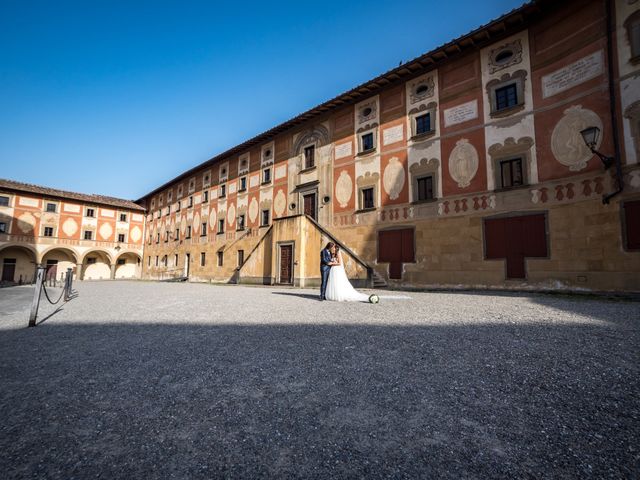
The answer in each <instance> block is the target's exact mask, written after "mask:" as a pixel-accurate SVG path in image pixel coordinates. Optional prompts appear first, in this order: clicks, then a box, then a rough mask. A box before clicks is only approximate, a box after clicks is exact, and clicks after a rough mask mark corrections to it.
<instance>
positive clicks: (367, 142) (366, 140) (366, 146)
mask: <svg viewBox="0 0 640 480" xmlns="http://www.w3.org/2000/svg"><path fill="white" fill-rule="evenodd" d="M373 149H374V145H373V133H365V134H364V135H362V151H363V152H368V151H370V150H373Z"/></svg>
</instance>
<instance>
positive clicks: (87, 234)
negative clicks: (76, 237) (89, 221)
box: [84, 230, 93, 240]
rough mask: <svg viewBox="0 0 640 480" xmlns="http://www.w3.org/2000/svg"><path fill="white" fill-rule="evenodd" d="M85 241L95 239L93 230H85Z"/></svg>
mask: <svg viewBox="0 0 640 480" xmlns="http://www.w3.org/2000/svg"><path fill="white" fill-rule="evenodd" d="M84 239H85V240H91V239H93V232H92V231H91V230H85V231H84Z"/></svg>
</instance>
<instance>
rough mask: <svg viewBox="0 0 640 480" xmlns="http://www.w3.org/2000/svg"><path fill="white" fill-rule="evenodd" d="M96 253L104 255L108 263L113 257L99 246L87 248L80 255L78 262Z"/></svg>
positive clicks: (83, 261) (111, 261)
mask: <svg viewBox="0 0 640 480" xmlns="http://www.w3.org/2000/svg"><path fill="white" fill-rule="evenodd" d="M96 254H100V255H104V256H105V257H107V259H108V260H109V264H111V263H113V258H112V257H111V254H110V253H109V252H108V251H106V250H102V249H100V248H93V249H91V250H87V251H86V252H84V253H83V254H82V255H80V263H85V262H86V260H87V257H88V256H89V255H96Z"/></svg>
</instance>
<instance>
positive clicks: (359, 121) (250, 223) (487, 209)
mask: <svg viewBox="0 0 640 480" xmlns="http://www.w3.org/2000/svg"><path fill="white" fill-rule="evenodd" d="M638 8H639V7H638V5H637V4H635V3H634V2H627V1H625V0H618V1H616V2H612V3H611V7H610V8H608V2H605V1H604V0H593V1H586V2H576V1H564V2H545V1H542V2H532V3H530V4H528V5H525V6H523V7H522V8H520V9H518V10H516V11H514V12H511V13H509V14H507V15H505V16H504V17H501V18H500V19H497V20H496V21H494V22H492V23H490V24H488V25H485V26H484V27H482V28H480V29H478V30H477V31H475V32H472V33H470V34H468V35H466V36H464V37H461V38H459V39H457V40H455V41H453V42H451V43H450V44H448V45H445V46H444V47H442V48H439V49H437V50H435V51H433V52H430V53H428V54H426V55H423V56H422V57H419V58H418V59H416V60H414V61H411V62H408V63H406V64H405V65H403V66H401V67H398V68H396V69H394V70H392V71H390V72H387V73H386V74H384V75H382V76H380V77H378V78H377V79H374V80H372V81H371V82H367V83H366V84H364V85H361V86H359V87H356V88H355V89H354V90H352V91H351V92H347V94H344V95H341V96H340V97H337V98H335V99H333V100H331V101H329V102H327V103H326V104H323V105H321V106H319V107H317V108H316V109H313V110H311V111H309V112H306V113H305V114H303V115H301V116H300V117H297V118H296V119H293V120H292V121H290V122H287V123H286V124H283V125H281V126H278V127H275V128H274V129H273V130H271V131H269V132H266V133H265V134H262V135H260V136H258V137H256V138H254V139H251V140H249V141H248V142H246V143H245V144H243V145H239V146H238V147H234V148H233V149H231V150H230V151H229V152H226V153H225V154H222V155H220V156H218V157H215V158H213V159H212V160H210V161H208V162H205V164H203V165H202V166H201V167H199V168H196V169H194V170H192V171H190V172H186V173H185V174H184V175H181V176H180V177H178V178H177V179H175V180H173V181H171V182H169V183H167V184H166V185H164V186H162V187H160V188H158V189H157V190H156V191H154V192H152V193H151V194H149V195H148V196H146V197H145V198H143V199H141V200H140V202H141V203H143V204H144V205H145V206H146V207H147V208H148V209H149V212H150V214H149V215H148V216H147V231H148V235H147V239H146V244H145V261H144V269H143V276H145V277H147V278H162V277H165V276H177V275H185V274H187V273H188V276H189V277H190V278H192V279H194V280H204V281H223V282H238V281H239V282H243V281H244V282H258V283H279V282H280V281H281V277H282V278H284V279H285V280H286V282H289V281H291V282H292V283H294V284H303V285H310V284H315V283H317V281H318V272H316V271H315V270H314V269H315V264H314V263H313V262H316V263H317V261H316V259H315V256H316V251H315V250H314V248H315V247H319V246H320V242H318V241H313V242H314V248H311V249H310V248H305V249H304V250H305V251H309V252H310V253H309V254H308V255H307V257H305V258H302V257H298V256H294V257H295V258H294V259H293V260H292V261H293V262H294V264H295V265H294V266H295V268H294V274H293V278H292V279H289V277H288V271H289V270H288V269H289V266H288V265H282V264H281V263H280V261H279V260H278V258H279V256H280V255H281V250H280V247H279V246H278V245H279V243H278V242H280V243H282V242H285V240H287V241H288V242H290V243H291V244H292V245H294V251H300V250H302V249H301V247H300V246H301V245H304V244H305V242H306V241H311V240H307V239H308V238H310V237H312V236H313V235H310V234H309V230H305V228H298V229H296V228H293V226H292V225H293V224H291V225H288V226H287V227H286V228H281V227H280V226H278V225H279V222H280V220H279V219H283V218H285V219H286V218H288V217H293V218H295V216H296V215H303V214H307V215H310V216H312V217H313V218H315V219H316V220H317V222H318V228H322V229H323V231H324V233H322V235H324V237H322V238H323V240H322V241H324V240H325V239H329V238H331V239H334V240H338V241H339V242H340V243H341V244H342V245H344V246H345V247H347V248H348V249H350V250H351V251H352V253H353V256H354V262H355V261H356V260H357V261H360V262H362V264H363V265H366V267H367V268H368V275H367V279H368V280H367V282H369V283H371V282H372V281H375V282H377V283H378V284H381V283H382V282H383V281H384V282H386V283H388V284H393V285H398V286H415V287H425V286H426V287H457V286H467V287H468V286H471V287H474V286H481V287H496V288H573V289H575V288H579V289H581V288H584V289H592V290H640V252H637V251H635V250H634V248H629V245H628V244H629V240H630V239H629V238H628V236H629V232H631V234H633V232H634V231H635V230H634V229H637V226H635V223H637V222H639V221H640V220H638V219H637V218H636V217H635V215H634V214H632V213H631V212H634V211H637V210H634V208H635V207H634V205H635V203H634V202H636V201H638V200H640V167H639V166H638V153H637V152H638V150H637V149H638V141H637V139H638V137H637V135H638V128H639V127H638V118H639V113H638V112H639V111H640V107H638V105H639V103H638V101H639V100H640V98H635V96H639V95H640V94H638V93H633V94H631V93H630V92H631V91H635V92H640V80H637V77H638V74H640V71H639V69H638V66H637V65H638V62H637V58H636V57H635V56H634V53H633V52H631V51H630V49H631V48H632V43H633V42H632V39H630V37H629V32H630V29H629V25H630V23H629V22H633V21H634V18H637V16H638ZM608 22H609V23H610V25H611V29H610V31H609V30H608V28H607V27H608ZM624 82H627V83H629V85H630V86H626V87H625V88H621V86H622V85H623V83H624ZM510 95H511V97H509V96H510ZM630 96H631V97H633V98H625V97H630ZM612 101H613V102H614V107H615V108H614V109H613V110H612V109H611V103H612ZM625 111H626V112H628V113H627V114H625V113H624V112H625ZM426 114H428V121H427V123H428V125H427V126H426V127H425V118H426V117H425V115H426ZM612 114H613V115H614V117H612ZM417 122H422V123H421V124H420V126H419V127H418V125H417ZM591 126H597V127H598V128H599V129H600V140H599V142H598V144H597V145H596V149H597V150H598V151H600V152H603V153H604V154H605V155H607V156H612V157H613V156H616V155H617V156H618V158H619V160H620V163H621V171H622V176H623V180H624V190H623V191H622V192H621V193H618V194H616V195H614V196H612V197H611V198H610V201H609V202H608V203H607V204H604V203H603V201H602V199H603V196H604V195H607V194H609V193H612V192H614V191H616V189H617V177H616V168H615V165H614V166H612V167H610V168H609V169H606V170H605V168H604V166H603V163H602V162H601V161H600V159H599V158H598V157H597V156H596V155H593V154H592V153H591V152H590V151H589V149H588V148H587V147H586V145H585V144H584V141H583V140H582V137H581V135H580V131H581V130H582V129H584V128H586V127H591ZM614 126H615V130H616V131H614ZM368 134H371V135H370V136H369V137H368V138H365V137H367V135H368ZM616 135H617V138H618V141H617V142H616ZM634 135H635V137H634ZM630 137H633V138H632V140H630V139H629V138H630ZM634 139H635V140H634ZM367 146H372V147H373V148H371V149H369V150H367V151H365V148H366V147H367ZM309 147H313V156H314V159H313V162H312V164H311V163H309V159H308V158H307V157H308V153H307V152H308V150H307V149H308V148H309ZM630 149H631V150H632V151H630ZM265 154H270V155H271V156H269V155H267V156H265ZM510 161H513V162H512V163H509V162H510ZM243 162H245V163H243ZM507 164H508V165H507ZM242 165H247V166H248V169H245V168H243V166H242ZM265 168H267V169H269V170H270V172H269V173H268V174H267V175H269V176H270V177H271V181H270V182H266V183H265V182H263V181H262V180H263V176H264V175H265V173H264V169H265ZM245 176H246V180H242V178H243V177H245ZM427 177H428V178H427ZM505 179H506V180H505ZM240 182H246V185H247V188H246V190H244V191H240V188H239V186H240ZM221 185H224V188H225V189H226V196H225V197H224V198H221V197H220V195H219V189H220V188H221ZM204 191H208V192H209V194H208V195H209V196H208V199H207V200H205V201H203V192H204ZM167 197H170V198H171V200H169V201H168V200H167ZM189 197H193V203H194V205H193V207H187V208H185V207H184V205H185V202H186V203H187V204H188V198H189ZM310 197H313V198H310ZM178 200H179V201H180V202H181V208H180V211H176V207H177V204H176V202H177V201H178ZM371 202H372V203H371ZM169 205H171V208H170V209H168V207H169ZM264 210H267V211H268V214H263V211H264ZM263 215H268V216H269V221H268V222H267V223H266V225H264V226H262V225H261V220H262V219H263ZM519 217H522V218H519ZM525 217H526V218H525ZM529 217H530V218H529ZM242 218H244V229H242V228H238V221H239V219H240V221H242V220H241V219H242ZM500 218H505V219H511V220H499V221H497V222H496V221H495V220H496V219H500ZM220 219H224V224H225V225H224V233H220V232H218V228H219V227H220V225H219V224H218V222H219V220H220ZM203 221H206V222H207V225H206V235H203V233H205V232H204V231H202V229H201V228H202V225H200V227H198V226H196V225H197V224H202V222H203ZM285 221H286V222H288V223H291V221H290V220H285ZM294 223H295V222H294ZM627 223H630V225H626V224H627ZM496 225H501V226H500V227H499V228H498V230H496V229H495V226H496ZM189 226H191V232H192V235H191V238H187V237H186V236H185V231H187V230H188V227H189ZM198 228H200V230H198ZM310 228H311V227H310ZM487 229H490V230H491V229H493V230H491V231H493V232H503V233H502V234H497V233H492V234H491V235H487ZM501 229H502V230H501ZM394 230H398V231H400V230H404V231H405V233H403V234H400V233H398V234H397V235H396V234H394V233H393V232H392V231H394ZM166 231H168V232H178V231H179V235H178V236H177V237H176V236H171V235H169V236H168V237H165V234H164V232H166ZM276 231H277V233H274V232H276ZM283 231H287V232H288V233H287V235H288V237H287V238H284V237H283V235H284V233H283ZM390 231H391V233H388V232H390ZM158 232H162V233H161V235H160V237H158ZM304 232H306V233H304ZM531 232H533V233H531ZM322 235H320V236H322ZM501 235H502V236H501ZM285 236H286V235H285ZM275 237H278V238H277V239H276V238H275ZM394 238H397V239H401V238H402V239H404V240H402V241H403V242H405V244H404V246H402V245H401V244H400V243H394V242H396V240H393V239H394ZM409 238H410V240H411V242H413V248H409V245H408V242H409V240H408V239H409ZM381 239H382V242H381ZM400 241H401V240H397V242H400ZM501 242H502V243H501ZM504 242H506V243H504ZM531 242H533V243H531ZM285 243H286V242H285ZM315 243H317V244H318V245H315ZM632 244H633V243H631V245H632ZM381 245H382V246H381ZM500 249H502V250H500ZM388 250H390V251H388ZM239 251H240V252H241V253H238V252H239ZM283 251H284V257H285V260H286V261H288V260H287V259H288V257H289V250H288V247H286V248H285V250H283ZM398 252H405V253H398ZM487 252H493V253H487ZM495 252H502V253H500V254H498V253H495ZM187 254H188V255H189V260H190V262H191V263H190V264H189V265H190V266H189V268H188V271H187V269H185V259H186V256H187ZM202 254H204V257H203V258H204V260H203V264H202V265H201V263H200V258H201V255H202ZM165 256H166V260H165ZM156 257H157V258H158V260H157V262H156ZM239 257H240V260H241V261H245V262H246V263H245V265H244V266H241V265H240V264H239V262H238V260H239ZM165 262H166V263H165ZM220 263H221V264H220ZM165 265H166V266H165ZM311 265H314V266H313V267H311ZM307 267H308V268H307ZM281 270H282V271H281ZM296 272H297V273H296ZM283 275H284V277H283ZM353 275H354V276H355V277H358V275H357V274H355V273H354V274H353ZM358 278H360V279H361V280H363V279H364V274H363V273H362V272H361V273H360V276H359V277H358ZM286 282H285V283H286Z"/></svg>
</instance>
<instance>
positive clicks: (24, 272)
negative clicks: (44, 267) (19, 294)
mask: <svg viewBox="0 0 640 480" xmlns="http://www.w3.org/2000/svg"><path fill="white" fill-rule="evenodd" d="M0 269H2V272H1V274H0V279H1V281H2V282H3V283H18V284H21V283H31V282H33V280H34V278H35V272H36V254H35V251H33V250H31V249H30V248H28V247H22V246H19V245H10V246H6V247H0Z"/></svg>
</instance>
